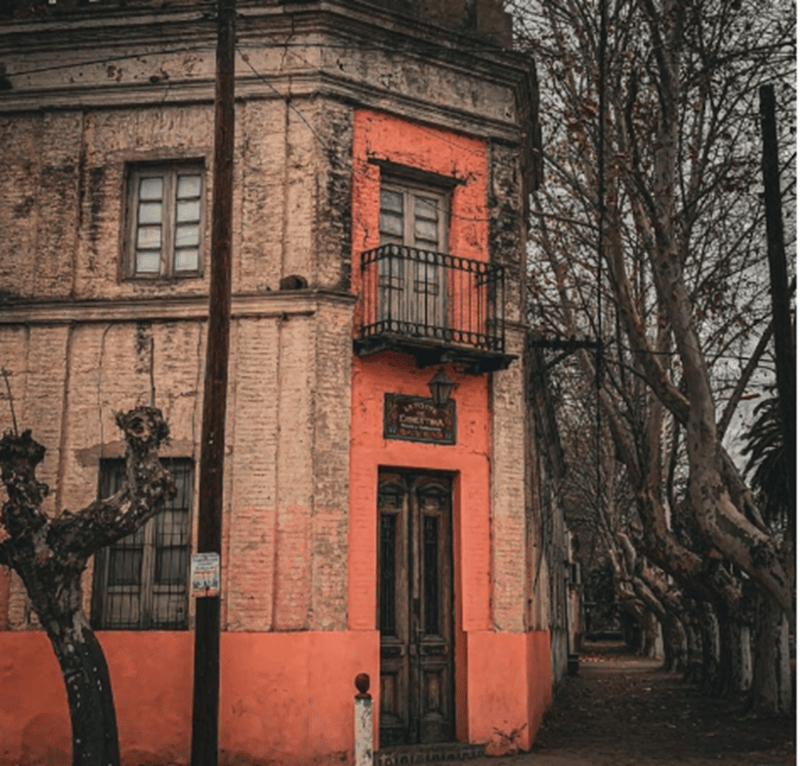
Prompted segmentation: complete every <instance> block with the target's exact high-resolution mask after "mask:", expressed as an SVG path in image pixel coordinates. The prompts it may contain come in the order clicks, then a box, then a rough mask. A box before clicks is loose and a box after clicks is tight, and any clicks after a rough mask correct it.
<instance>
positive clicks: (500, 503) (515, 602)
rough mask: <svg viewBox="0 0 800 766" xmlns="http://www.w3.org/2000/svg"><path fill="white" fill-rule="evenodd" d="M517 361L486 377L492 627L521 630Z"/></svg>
mask: <svg viewBox="0 0 800 766" xmlns="http://www.w3.org/2000/svg"><path fill="white" fill-rule="evenodd" d="M507 348H508V350H509V352H510V353H512V354H519V356H520V357H523V354H524V336H523V333H522V332H520V331H519V330H515V331H509V332H508V336H507ZM522 386H523V374H522V363H521V362H520V361H517V362H515V363H514V364H512V365H511V366H510V367H509V368H508V369H507V370H504V371H503V372H496V373H494V375H493V376H492V388H491V409H492V475H491V487H492V494H491V497H492V507H491V529H492V623H493V625H494V627H495V629H496V630H500V631H512V632H515V631H522V630H524V629H525V613H526V608H525V606H526V599H527V594H528V588H527V584H526V583H527V577H528V576H529V572H528V569H527V555H526V553H527V551H526V536H525V523H526V519H525V501H526V498H525V483H526V475H525V474H526V470H525V406H524V397H523V396H522V391H523V388H522Z"/></svg>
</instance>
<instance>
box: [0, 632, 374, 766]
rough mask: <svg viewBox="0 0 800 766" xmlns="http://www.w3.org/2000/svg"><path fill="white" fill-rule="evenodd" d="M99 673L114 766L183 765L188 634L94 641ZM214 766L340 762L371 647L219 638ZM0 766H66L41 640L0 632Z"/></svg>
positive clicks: (332, 640) (293, 637)
mask: <svg viewBox="0 0 800 766" xmlns="http://www.w3.org/2000/svg"><path fill="white" fill-rule="evenodd" d="M98 638H99V639H100V642H101V644H102V645H103V650H104V652H105V655H106V659H107V661H108V664H109V668H110V670H111V679H112V687H113V690H114V699H115V703H116V708H117V721H118V726H119V737H120V749H121V752H122V763H123V766H140V764H164V765H166V764H185V763H188V761H189V754H190V741H191V712H192V652H193V640H194V637H193V634H192V633H166V632H165V633H161V632H141V633H129V632H116V631H115V632H103V633H99V634H98ZM220 663H221V677H220V738H219V742H220V750H221V751H222V757H221V759H220V761H221V763H222V764H223V766H224V764H226V763H236V764H237V766H247V765H248V764H257V763H264V762H269V763H286V764H300V763H302V764H331V765H332V764H341V763H342V762H347V761H348V760H352V749H353V696H354V695H355V693H356V690H355V687H354V686H353V679H354V678H355V676H356V674H357V673H360V672H362V671H366V672H369V673H370V675H371V676H372V677H373V678H377V669H378V636H377V634H376V633H374V632H369V631H365V632H358V633H355V632H349V633H333V632H331V633H314V632H305V633H223V634H222V642H221V658H220ZM0 689H2V694H0V765H1V766H12V765H13V766H37V765H38V764H42V765H44V764H47V765H48V766H62V765H63V766H69V764H70V763H71V734H70V725H69V713H68V708H67V698H66V693H65V691H64V682H63V680H62V678H61V672H60V670H59V667H58V663H57V662H56V659H55V656H54V655H53V651H52V649H51V647H50V643H49V641H48V640H47V637H46V636H45V635H44V634H43V633H40V632H19V633H17V632H4V633H0Z"/></svg>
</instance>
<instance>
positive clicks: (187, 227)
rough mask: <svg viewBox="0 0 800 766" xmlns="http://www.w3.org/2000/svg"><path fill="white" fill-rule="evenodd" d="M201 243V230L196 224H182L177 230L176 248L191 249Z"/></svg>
mask: <svg viewBox="0 0 800 766" xmlns="http://www.w3.org/2000/svg"><path fill="white" fill-rule="evenodd" d="M199 243H200V230H199V229H198V228H197V225H196V224H193V223H190V224H181V225H180V226H177V227H176V228H175V247H191V246H192V245H195V246H196V245H198V244H199Z"/></svg>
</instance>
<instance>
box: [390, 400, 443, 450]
mask: <svg viewBox="0 0 800 766" xmlns="http://www.w3.org/2000/svg"><path fill="white" fill-rule="evenodd" d="M383 437H384V439H403V440H405V441H410V442H430V443H433V444H455V443H456V403H455V402H454V401H453V400H452V399H449V400H448V401H447V402H446V403H445V404H443V405H441V406H438V405H436V404H434V403H433V399H426V398H425V397H422V396H404V395H403V394H386V395H385V396H384V400H383Z"/></svg>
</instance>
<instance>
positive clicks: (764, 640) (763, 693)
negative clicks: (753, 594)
mask: <svg viewBox="0 0 800 766" xmlns="http://www.w3.org/2000/svg"><path fill="white" fill-rule="evenodd" d="M755 643H756V657H755V665H754V668H753V710H754V711H755V712H756V713H760V714H764V715H788V714H789V713H790V712H791V710H792V684H791V681H792V679H791V672H790V668H789V623H788V621H787V619H786V615H785V614H784V613H783V612H782V611H781V608H780V607H779V606H778V605H777V604H776V603H775V602H774V600H773V599H771V598H769V597H768V596H766V595H765V594H762V593H760V594H759V596H758V613H757V618H756V642H755Z"/></svg>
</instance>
